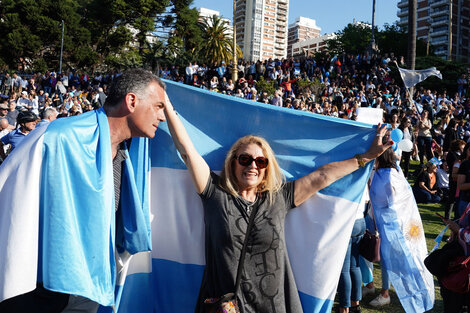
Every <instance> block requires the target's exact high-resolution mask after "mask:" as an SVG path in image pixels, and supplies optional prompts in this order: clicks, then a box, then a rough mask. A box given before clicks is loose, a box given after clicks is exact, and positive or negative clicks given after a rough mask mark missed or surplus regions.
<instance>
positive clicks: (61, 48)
mask: <svg viewBox="0 0 470 313" xmlns="http://www.w3.org/2000/svg"><path fill="white" fill-rule="evenodd" d="M63 52H64V20H62V39H61V40H60V60H59V73H62V54H63Z"/></svg>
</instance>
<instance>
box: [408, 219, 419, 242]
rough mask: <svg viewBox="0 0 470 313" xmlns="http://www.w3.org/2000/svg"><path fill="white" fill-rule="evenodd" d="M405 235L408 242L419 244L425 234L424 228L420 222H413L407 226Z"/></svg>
mask: <svg viewBox="0 0 470 313" xmlns="http://www.w3.org/2000/svg"><path fill="white" fill-rule="evenodd" d="M404 233H405V237H406V239H407V240H409V241H413V242H417V241H419V240H420V239H421V237H422V236H423V234H424V232H423V226H422V225H421V223H420V222H419V221H417V220H411V221H409V222H408V224H407V225H406V226H405V229H404Z"/></svg>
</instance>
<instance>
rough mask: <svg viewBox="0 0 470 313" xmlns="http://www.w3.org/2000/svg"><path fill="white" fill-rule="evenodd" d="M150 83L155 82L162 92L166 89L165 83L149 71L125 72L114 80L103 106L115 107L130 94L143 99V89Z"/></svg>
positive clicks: (131, 70) (134, 70)
mask: <svg viewBox="0 0 470 313" xmlns="http://www.w3.org/2000/svg"><path fill="white" fill-rule="evenodd" d="M152 82H156V83H157V84H158V85H159V86H160V87H162V88H163V89H164V90H165V89H166V86H165V83H164V82H163V81H162V80H161V79H160V78H158V77H157V76H156V75H154V74H152V72H150V71H146V70H144V69H140V68H135V69H130V70H126V71H124V72H123V73H122V74H121V75H120V76H119V77H117V78H115V79H114V81H113V83H112V84H111V87H110V88H109V94H108V97H107V98H106V101H105V103H104V106H105V107H115V106H117V105H119V104H120V103H121V101H123V100H124V98H125V96H126V95H127V94H128V93H130V92H132V93H135V94H136V95H137V96H141V97H143V96H144V95H145V89H146V88H147V86H148V85H149V84H150V83H152Z"/></svg>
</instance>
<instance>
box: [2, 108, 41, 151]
mask: <svg viewBox="0 0 470 313" xmlns="http://www.w3.org/2000/svg"><path fill="white" fill-rule="evenodd" d="M37 120H38V117H37V115H36V114H34V113H33V112H29V111H21V112H20V113H19V114H18V128H17V129H15V130H14V131H12V132H10V133H8V134H6V135H5V136H3V137H1V138H0V157H2V159H4V160H5V158H6V157H7V156H6V154H5V153H4V151H3V146H4V145H8V144H9V145H11V149H10V152H11V151H13V150H14V149H15V148H16V147H17V146H18V145H19V144H20V142H22V141H23V139H24V137H25V136H26V135H28V134H29V133H30V132H31V131H32V130H33V129H34V128H36V122H37Z"/></svg>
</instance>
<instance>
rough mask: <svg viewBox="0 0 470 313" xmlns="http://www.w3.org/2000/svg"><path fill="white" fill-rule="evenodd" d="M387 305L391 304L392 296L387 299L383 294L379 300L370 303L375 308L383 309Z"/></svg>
mask: <svg viewBox="0 0 470 313" xmlns="http://www.w3.org/2000/svg"><path fill="white" fill-rule="evenodd" d="M387 304H390V296H388V297H387V298H385V297H384V296H382V294H379V295H378V296H377V298H375V299H374V300H372V301H371V302H369V305H370V306H373V307H381V306H384V305H387Z"/></svg>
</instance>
